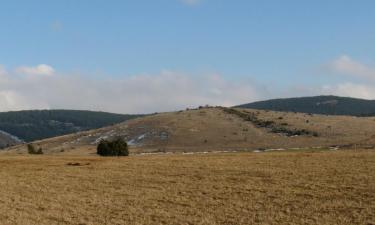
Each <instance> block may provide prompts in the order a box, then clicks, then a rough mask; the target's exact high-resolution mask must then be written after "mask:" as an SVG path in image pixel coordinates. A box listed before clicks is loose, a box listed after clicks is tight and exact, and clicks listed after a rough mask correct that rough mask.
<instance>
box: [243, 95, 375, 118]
mask: <svg viewBox="0 0 375 225" xmlns="http://www.w3.org/2000/svg"><path fill="white" fill-rule="evenodd" d="M237 107H240V108H250V109H263V110H273V111H285V112H302V113H313V114H324V115H349V116H374V115H375V100H365V99H357V98H348V97H338V96H315V97H301V98H285V99H273V100H267V101H259V102H254V103H249V104H244V105H240V106H237Z"/></svg>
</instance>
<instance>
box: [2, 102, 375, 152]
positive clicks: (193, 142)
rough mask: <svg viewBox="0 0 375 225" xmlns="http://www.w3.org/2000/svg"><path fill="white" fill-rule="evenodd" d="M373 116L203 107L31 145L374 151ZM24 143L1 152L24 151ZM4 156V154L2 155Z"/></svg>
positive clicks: (151, 149)
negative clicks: (119, 142)
mask: <svg viewBox="0 0 375 225" xmlns="http://www.w3.org/2000/svg"><path fill="white" fill-rule="evenodd" d="M374 127H375V121H374V118H372V117H352V116H325V115H308V114H305V113H287V112H275V111H264V110H257V109H237V108H224V107H204V108H201V109H196V110H193V109H190V110H185V111H178V112H169V113H158V114H152V115H148V116H144V117H141V118H137V119H133V120H129V121H126V122H124V123H117V124H115V125H113V126H107V127H103V128H100V129H95V130H88V131H83V132H78V133H74V134H69V135H65V136H60V137H54V138H49V139H44V140H40V141H35V142H33V145H34V146H35V147H37V148H39V147H40V148H42V149H43V152H44V153H45V154H68V155H87V154H88V155H91V154H95V152H96V147H97V144H98V143H99V142H100V140H111V139H113V138H115V137H122V138H124V139H125V140H126V141H127V142H128V144H129V146H130V152H131V153H132V154H133V153H147V152H148V153H156V152H208V151H243V150H249V151H254V150H260V151H263V150H265V149H266V150H267V149H280V148H282V149H290V148H308V147H319V148H321V147H326V148H328V147H332V146H335V147H336V146H340V147H342V148H351V147H353V148H354V146H356V147H359V146H363V147H366V148H374V149H375V129H374ZM26 152H27V146H26V145H18V146H15V147H11V148H8V149H7V151H4V152H3V153H16V154H18V153H21V154H22V153H26ZM0 154H1V153H0Z"/></svg>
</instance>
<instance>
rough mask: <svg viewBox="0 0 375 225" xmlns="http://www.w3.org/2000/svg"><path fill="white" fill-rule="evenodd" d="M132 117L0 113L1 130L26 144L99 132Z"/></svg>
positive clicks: (53, 112)
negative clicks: (81, 133)
mask: <svg viewBox="0 0 375 225" xmlns="http://www.w3.org/2000/svg"><path fill="white" fill-rule="evenodd" d="M135 117H136V116H135V115H121V114H113V113H105V112H92V111H80V110H26V111H16V112H1V113H0V130H1V131H4V132H6V133H9V134H11V135H14V136H16V137H18V138H20V139H22V140H24V141H27V142H29V141H34V140H40V139H44V138H49V137H55V136H60V135H64V134H69V133H74V132H78V131H83V130H89V129H95V128H100V127H104V126H108V125H111V124H115V123H119V122H123V121H125V120H127V119H132V118H135Z"/></svg>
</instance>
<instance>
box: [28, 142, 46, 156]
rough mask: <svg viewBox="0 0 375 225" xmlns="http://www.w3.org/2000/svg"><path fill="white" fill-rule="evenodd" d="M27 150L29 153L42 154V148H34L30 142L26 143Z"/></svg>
mask: <svg viewBox="0 0 375 225" xmlns="http://www.w3.org/2000/svg"><path fill="white" fill-rule="evenodd" d="M27 152H28V153H29V154H31V155H42V154H43V149H42V148H41V147H39V148H38V149H36V148H35V147H34V145H32V144H28V145H27Z"/></svg>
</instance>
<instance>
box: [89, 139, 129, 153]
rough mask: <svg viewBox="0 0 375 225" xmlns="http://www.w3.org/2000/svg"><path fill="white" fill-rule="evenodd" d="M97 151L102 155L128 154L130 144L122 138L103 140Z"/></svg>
mask: <svg viewBox="0 0 375 225" xmlns="http://www.w3.org/2000/svg"><path fill="white" fill-rule="evenodd" d="M96 153H97V154H98V155H100V156H128V155H129V150H128V144H127V143H126V141H124V140H123V139H122V138H117V139H115V140H114V141H108V140H101V141H100V143H99V145H98V147H97V151H96Z"/></svg>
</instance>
